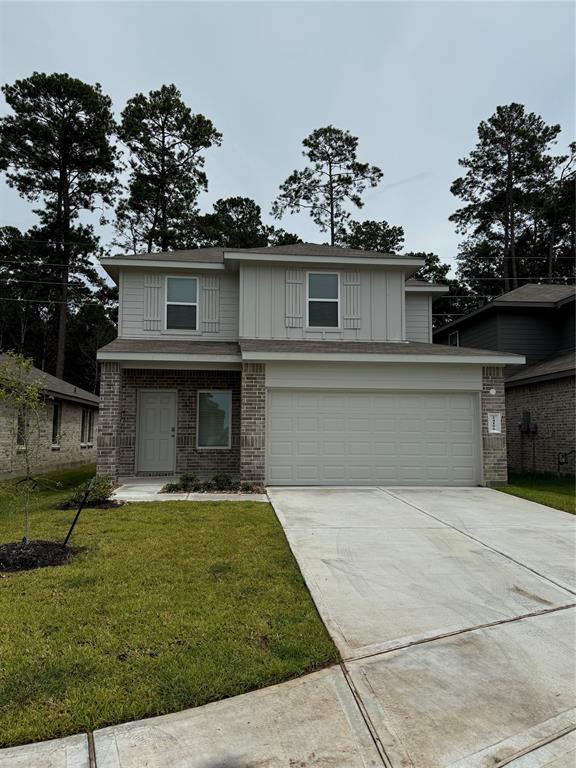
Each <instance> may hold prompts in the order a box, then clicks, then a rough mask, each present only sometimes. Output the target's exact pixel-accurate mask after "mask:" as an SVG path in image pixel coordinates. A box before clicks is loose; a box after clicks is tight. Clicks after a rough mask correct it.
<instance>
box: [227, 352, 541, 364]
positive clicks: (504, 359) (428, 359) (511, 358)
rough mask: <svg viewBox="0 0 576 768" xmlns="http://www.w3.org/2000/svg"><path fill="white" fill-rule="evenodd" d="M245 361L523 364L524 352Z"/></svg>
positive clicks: (291, 355)
mask: <svg viewBox="0 0 576 768" xmlns="http://www.w3.org/2000/svg"><path fill="white" fill-rule="evenodd" d="M242 360H245V361H246V362H267V361H269V362H272V361H275V360H276V361H278V360H280V361H290V360H301V361H310V362H317V363H324V362H351V363H431V364H434V363H440V364H446V363H453V364H457V365H458V364H461V363H462V364H465V365H499V366H501V365H523V364H524V363H525V362H526V358H525V357H524V355H501V354H497V353H495V354H493V355H490V354H486V355H442V354H440V355H426V354H422V355H415V354H402V353H394V354H392V353H380V354H379V353H362V352H248V351H243V352H242Z"/></svg>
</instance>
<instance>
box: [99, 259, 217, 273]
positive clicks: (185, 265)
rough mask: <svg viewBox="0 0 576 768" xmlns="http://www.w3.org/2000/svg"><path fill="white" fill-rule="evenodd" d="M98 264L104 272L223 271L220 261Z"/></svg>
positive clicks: (143, 260) (155, 261)
mask: <svg viewBox="0 0 576 768" xmlns="http://www.w3.org/2000/svg"><path fill="white" fill-rule="evenodd" d="M100 264H101V265H102V267H104V269H106V271H108V269H114V268H116V267H134V268H135V269H148V268H149V267H150V268H152V269H186V270H194V269H225V266H224V264H222V262H220V261H169V260H167V259H166V260H165V259H101V260H100Z"/></svg>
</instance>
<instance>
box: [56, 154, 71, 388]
mask: <svg viewBox="0 0 576 768" xmlns="http://www.w3.org/2000/svg"><path fill="white" fill-rule="evenodd" d="M58 197H59V201H61V210H60V211H59V214H58V219H59V226H58V229H59V230H60V231H59V233H58V234H59V235H60V242H61V249H60V251H61V264H62V265H63V266H62V286H61V291H60V305H59V309H58V342H57V348H56V377H57V378H59V379H62V378H64V365H65V362H66V331H67V326H68V280H69V279H70V189H69V185H68V167H67V165H66V158H65V154H64V153H63V160H62V164H61V170H60V190H59V194H58Z"/></svg>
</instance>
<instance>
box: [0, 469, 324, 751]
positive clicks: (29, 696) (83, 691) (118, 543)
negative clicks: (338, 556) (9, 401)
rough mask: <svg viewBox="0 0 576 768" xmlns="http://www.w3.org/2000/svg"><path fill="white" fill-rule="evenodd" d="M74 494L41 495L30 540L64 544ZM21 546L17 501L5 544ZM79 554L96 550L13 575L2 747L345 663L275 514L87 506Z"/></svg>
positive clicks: (4, 578)
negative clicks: (66, 501) (62, 504)
mask: <svg viewBox="0 0 576 768" xmlns="http://www.w3.org/2000/svg"><path fill="white" fill-rule="evenodd" d="M87 474H89V472H88V473H87V472H86V470H84V471H78V470H73V471H70V472H66V473H62V474H61V475H60V476H59V479H60V480H61V482H62V483H63V484H64V485H66V486H73V485H75V484H77V483H78V482H80V481H81V480H82V479H84V477H85V476H86V475H87ZM52 479H53V480H54V479H56V476H55V475H52ZM69 493H70V491H69V490H65V489H64V488H61V489H60V490H56V491H53V490H52V491H43V492H42V493H41V494H40V495H39V497H38V498H37V499H36V500H35V502H34V509H33V513H32V516H31V538H47V539H55V540H58V539H61V538H63V537H64V535H65V533H66V530H67V527H68V525H69V523H70V521H71V519H72V517H73V515H74V511H70V510H69V511H58V510H55V509H54V504H55V503H56V502H57V501H58V500H60V499H62V498H65V497H67V496H68V495H69ZM21 536H22V524H21V519H20V515H16V514H15V513H14V512H13V511H11V510H10V504H9V502H7V501H6V498H4V499H2V500H1V501H0V542H6V541H14V540H17V539H19V538H21ZM71 544H72V545H76V546H81V547H85V548H86V551H85V552H84V553H83V554H81V555H79V556H78V557H76V558H75V559H74V561H73V562H72V563H71V564H69V565H65V566H58V567H53V568H44V569H40V570H35V571H28V572H21V573H10V574H4V575H0V616H1V632H0V746H10V745H14V744H21V743H24V742H29V741H37V740H41V739H50V738H54V737H58V736H65V735H67V734H72V733H76V732H80V731H86V730H93V729H95V728H99V727H102V726H105V725H110V724H113V723H119V722H124V721H127V720H133V719H136V718H142V717H146V716H151V715H158V714H162V713H166V712H173V711H176V710H180V709H183V708H186V707H193V706H197V705H199V704H204V703H206V702H209V701H213V700H216V699H221V698H224V697H227V696H234V695H235V694H239V693H243V692H245V691H249V690H252V689H254V688H259V687H261V686H266V685H271V684H273V683H277V682H280V681H282V680H286V679H288V678H292V677H295V676H298V675H302V674H304V673H305V672H310V671H312V670H314V669H318V668H320V667H323V666H325V665H327V664H330V663H334V662H336V661H337V659H338V656H337V652H336V650H335V648H334V646H333V644H332V642H331V640H330V638H329V636H328V634H327V632H326V630H325V628H324V626H323V624H322V622H321V621H320V619H319V617H318V615H317V613H316V610H315V608H314V605H313V603H312V600H311V598H310V596H309V594H308V591H307V589H306V587H305V585H304V582H303V580H302V577H301V575H300V572H299V570H298V567H297V565H296V562H295V560H294V558H293V556H292V554H291V552H290V550H289V548H288V545H287V543H286V540H285V538H284V534H283V531H282V528H281V526H280V524H279V523H278V521H277V519H276V517H275V515H274V512H273V510H272V508H271V507H270V506H269V505H268V504H262V503H257V502H226V503H220V502H198V503H194V502H178V501H168V502H161V503H148V504H130V505H127V506H124V507H122V508H120V509H116V510H114V509H112V510H85V511H84V512H83V513H82V516H81V518H80V522H79V524H78V527H77V529H76V532H75V534H74V537H73V539H72V541H71Z"/></svg>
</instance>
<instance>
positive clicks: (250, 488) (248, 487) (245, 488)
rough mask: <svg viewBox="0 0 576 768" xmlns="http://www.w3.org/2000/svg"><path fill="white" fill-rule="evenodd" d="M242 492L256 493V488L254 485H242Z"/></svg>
mask: <svg viewBox="0 0 576 768" xmlns="http://www.w3.org/2000/svg"><path fill="white" fill-rule="evenodd" d="M240 490H241V491H242V493H254V486H253V484H252V483H241V485H240Z"/></svg>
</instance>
